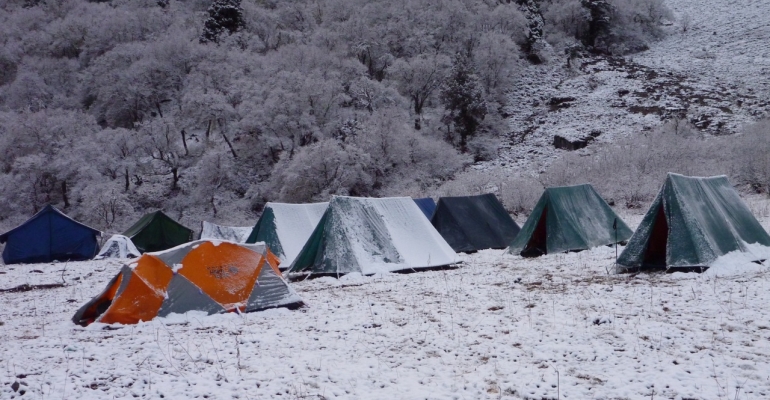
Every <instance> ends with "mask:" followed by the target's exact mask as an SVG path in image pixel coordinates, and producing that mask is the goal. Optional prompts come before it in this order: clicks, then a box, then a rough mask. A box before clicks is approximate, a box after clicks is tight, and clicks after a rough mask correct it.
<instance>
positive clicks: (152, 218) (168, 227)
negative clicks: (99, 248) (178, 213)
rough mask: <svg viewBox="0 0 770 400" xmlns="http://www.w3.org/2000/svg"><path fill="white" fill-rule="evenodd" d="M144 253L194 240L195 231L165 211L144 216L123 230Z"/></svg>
mask: <svg viewBox="0 0 770 400" xmlns="http://www.w3.org/2000/svg"><path fill="white" fill-rule="evenodd" d="M123 235H124V236H128V237H129V238H130V239H131V241H132V242H134V245H135V246H136V248H137V249H139V251H141V252H142V253H146V252H148V251H161V250H166V249H170V248H172V247H175V246H179V245H180V244H183V243H187V242H189V241H190V240H192V237H193V231H192V229H190V228H187V227H185V226H184V225H182V224H180V223H179V222H176V221H174V220H173V219H171V217H169V216H168V215H166V214H164V213H163V211H155V212H152V213H149V214H146V215H145V216H143V217H142V218H141V219H140V220H139V221H137V222H136V223H135V224H134V225H133V226H131V227H130V228H128V230H126V231H125V232H123Z"/></svg>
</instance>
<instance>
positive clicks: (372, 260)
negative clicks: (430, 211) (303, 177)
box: [289, 196, 458, 275]
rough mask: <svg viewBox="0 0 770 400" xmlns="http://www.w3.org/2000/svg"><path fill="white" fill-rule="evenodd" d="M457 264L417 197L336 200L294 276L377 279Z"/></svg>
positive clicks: (293, 268)
mask: <svg viewBox="0 0 770 400" xmlns="http://www.w3.org/2000/svg"><path fill="white" fill-rule="evenodd" d="M457 261H458V257H457V253H455V252H454V250H452V248H451V247H450V246H449V244H448V243H447V242H446V240H444V238H443V237H441V235H440V234H439V233H438V231H436V229H435V228H434V227H433V225H431V223H430V221H428V219H427V218H425V215H424V214H423V212H422V211H421V210H420V208H419V207H418V206H417V204H415V202H414V201H413V200H412V199H411V198H409V197H393V198H385V199H373V198H360V197H344V196H335V197H334V198H332V201H331V202H330V203H329V207H328V208H327V209H326V212H325V213H324V215H323V217H322V218H321V221H320V222H319V223H318V226H316V228H315V230H314V231H313V233H312V235H311V236H310V238H309V239H308V241H307V243H305V245H304V246H303V248H302V250H301V251H300V253H299V254H298V255H297V257H296V258H295V259H294V262H293V263H292V265H291V266H290V267H289V272H290V273H311V274H325V275H341V274H346V273H350V272H359V273H361V274H364V275H371V274H375V273H380V272H392V271H409V270H417V269H421V268H431V267H440V266H446V265H450V264H454V263H456V262H457Z"/></svg>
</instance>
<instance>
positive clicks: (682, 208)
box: [618, 173, 770, 272]
mask: <svg viewBox="0 0 770 400" xmlns="http://www.w3.org/2000/svg"><path fill="white" fill-rule="evenodd" d="M751 244H758V245H762V246H770V235H768V234H767V232H765V230H764V229H763V228H762V226H761V225H760V224H759V222H758V221H757V219H756V218H754V215H752V214H751V211H750V210H749V208H748V207H747V206H746V204H745V203H744V202H743V200H741V198H740V197H739V196H738V193H737V192H736V191H735V189H733V187H732V186H730V183H729V182H728V181H727V177H724V176H717V177H711V178H693V177H687V176H682V175H678V174H672V173H669V174H668V177H667V178H666V182H665V183H664V184H663V188H662V189H661V190H660V193H658V196H657V197H656V198H655V200H654V201H653V202H652V205H651V206H650V209H649V211H647V214H646V215H645V216H644V219H643V220H642V222H641V224H639V228H638V229H637V230H636V233H634V236H633V237H631V240H629V242H628V246H626V249H625V250H624V251H623V253H622V254H621V255H620V258H619V259H618V269H619V272H633V271H639V270H650V269H666V270H668V269H672V268H673V269H678V270H702V269H704V268H708V267H709V266H710V265H711V263H713V262H714V260H716V259H717V258H718V257H720V256H722V255H724V254H727V253H729V252H732V251H736V250H737V251H742V252H747V253H751V251H750V249H749V245H751Z"/></svg>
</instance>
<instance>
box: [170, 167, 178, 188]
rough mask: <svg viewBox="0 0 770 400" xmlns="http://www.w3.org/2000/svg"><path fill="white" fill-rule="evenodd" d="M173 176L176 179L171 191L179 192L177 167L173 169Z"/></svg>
mask: <svg viewBox="0 0 770 400" xmlns="http://www.w3.org/2000/svg"><path fill="white" fill-rule="evenodd" d="M171 174H172V176H173V178H174V182H173V183H172V185H171V189H173V190H178V189H179V185H178V183H179V168H177V167H174V168H171Z"/></svg>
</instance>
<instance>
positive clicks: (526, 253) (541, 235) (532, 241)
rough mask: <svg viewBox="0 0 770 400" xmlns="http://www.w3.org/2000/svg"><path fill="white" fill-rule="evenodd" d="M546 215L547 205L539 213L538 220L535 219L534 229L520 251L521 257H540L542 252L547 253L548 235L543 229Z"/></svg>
mask: <svg viewBox="0 0 770 400" xmlns="http://www.w3.org/2000/svg"><path fill="white" fill-rule="evenodd" d="M547 215H548V206H545V207H544V208H543V212H542V213H541V214H540V220H539V221H537V226H536V227H535V231H534V232H532V237H531V238H529V242H528V243H527V245H526V246H524V250H522V251H521V256H522V257H540V256H542V255H543V254H548V235H547V231H546V229H545V228H546V216H547Z"/></svg>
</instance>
